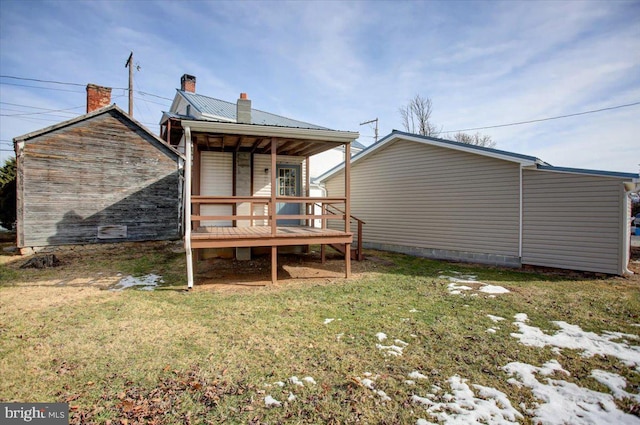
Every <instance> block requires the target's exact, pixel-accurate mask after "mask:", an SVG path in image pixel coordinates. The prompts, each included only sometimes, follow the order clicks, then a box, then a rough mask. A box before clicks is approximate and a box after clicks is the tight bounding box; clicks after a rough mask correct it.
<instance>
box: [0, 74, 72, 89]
mask: <svg viewBox="0 0 640 425" xmlns="http://www.w3.org/2000/svg"><path fill="white" fill-rule="evenodd" d="M0 78H11V79H13V80H23V81H37V82H39V83H51V84H62V85H65V86H80V87H84V86H85V85H84V84H80V83H65V82H63V81H54V80H40V79H38V78H26V77H14V76H12V75H0Z"/></svg>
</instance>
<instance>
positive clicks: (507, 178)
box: [326, 140, 519, 256]
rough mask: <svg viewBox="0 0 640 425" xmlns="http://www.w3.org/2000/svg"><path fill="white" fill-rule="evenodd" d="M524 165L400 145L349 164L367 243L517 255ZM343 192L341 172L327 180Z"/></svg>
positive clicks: (331, 189)
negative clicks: (522, 169)
mask: <svg viewBox="0 0 640 425" xmlns="http://www.w3.org/2000/svg"><path fill="white" fill-rule="evenodd" d="M518 182H519V164H516V163H511V162H507V161H504V160H499V159H494V158H489V157H485V156H480V155H474V154H471V153H467V152H461V151H456V150H451V149H446V148H440V147H435V146H429V145H425V144H421V143H416V142H412V141H403V140H400V141H397V142H394V143H392V144H390V145H389V146H387V147H385V148H382V149H381V150H379V151H377V152H374V153H371V154H370V155H369V156H368V157H367V158H366V159H363V160H361V161H358V162H356V163H354V164H353V165H352V169H351V213H352V214H353V215H355V216H357V217H359V218H361V219H362V220H364V221H365V222H366V225H365V226H364V236H363V242H364V243H365V245H372V244H376V245H386V246H389V245H394V246H399V247H409V248H411V247H416V248H424V249H435V250H448V251H460V252H465V253H482V254H491V255H504V256H518V241H519V183H518ZM326 187H327V191H328V196H330V197H331V196H342V195H343V193H344V170H343V171H340V172H339V173H337V174H336V175H334V176H332V177H330V178H329V179H328V180H327V181H326Z"/></svg>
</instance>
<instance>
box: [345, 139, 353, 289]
mask: <svg viewBox="0 0 640 425" xmlns="http://www.w3.org/2000/svg"><path fill="white" fill-rule="evenodd" d="M344 197H345V200H344V231H345V233H349V232H350V231H351V143H345V145H344ZM344 277H345V278H349V277H351V244H350V243H346V244H344Z"/></svg>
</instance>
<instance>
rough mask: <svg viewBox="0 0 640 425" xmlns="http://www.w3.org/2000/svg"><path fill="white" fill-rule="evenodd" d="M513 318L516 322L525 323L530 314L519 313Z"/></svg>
mask: <svg viewBox="0 0 640 425" xmlns="http://www.w3.org/2000/svg"><path fill="white" fill-rule="evenodd" d="M513 318H514V319H516V322H522V323H525V322H528V321H529V316H527V313H518V314H516V315H514V316H513Z"/></svg>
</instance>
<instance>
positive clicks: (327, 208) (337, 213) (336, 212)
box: [315, 204, 366, 261]
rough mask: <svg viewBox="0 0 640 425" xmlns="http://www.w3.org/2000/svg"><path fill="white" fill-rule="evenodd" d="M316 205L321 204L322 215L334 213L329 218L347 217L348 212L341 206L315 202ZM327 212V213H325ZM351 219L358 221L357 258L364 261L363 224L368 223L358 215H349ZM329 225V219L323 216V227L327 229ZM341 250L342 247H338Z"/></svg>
mask: <svg viewBox="0 0 640 425" xmlns="http://www.w3.org/2000/svg"><path fill="white" fill-rule="evenodd" d="M315 205H316V206H319V207H321V208H322V214H321V215H322V217H324V216H325V215H333V217H330V218H329V220H334V219H335V218H336V217H345V215H346V213H345V212H344V211H342V210H341V209H340V208H338V207H336V206H335V205H332V204H315ZM325 213H327V214H325ZM349 219H350V220H353V221H355V222H356V226H357V228H358V232H357V234H356V236H355V237H356V238H357V239H356V240H355V243H356V247H355V250H356V251H355V252H356V258H355V259H356V260H358V261H362V260H363V259H364V253H363V252H362V228H363V225H364V224H366V223H365V222H364V221H363V220H361V219H359V218H358V217H356V216H354V215H349ZM326 227H327V219H325V218H323V219H322V228H323V229H325V228H326ZM338 250H339V251H340V249H338Z"/></svg>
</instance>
